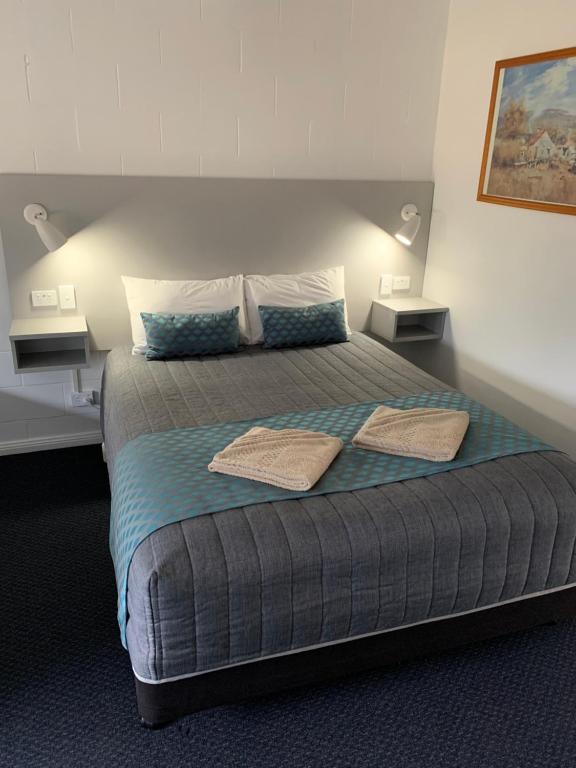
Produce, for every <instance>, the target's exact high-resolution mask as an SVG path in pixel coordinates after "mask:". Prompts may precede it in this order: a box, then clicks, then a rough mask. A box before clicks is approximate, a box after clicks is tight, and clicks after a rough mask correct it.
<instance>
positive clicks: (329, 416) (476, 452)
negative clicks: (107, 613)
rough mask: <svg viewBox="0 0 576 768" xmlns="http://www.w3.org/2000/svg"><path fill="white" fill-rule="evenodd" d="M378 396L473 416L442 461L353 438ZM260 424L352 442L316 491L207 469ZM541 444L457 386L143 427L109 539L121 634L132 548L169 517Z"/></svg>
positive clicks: (118, 470)
mask: <svg viewBox="0 0 576 768" xmlns="http://www.w3.org/2000/svg"><path fill="white" fill-rule="evenodd" d="M379 405H388V406H390V407H392V408H401V409H404V410H406V409H409V408H451V409H453V410H465V411H468V412H469V414H470V426H469V428H468V432H467V434H466V437H465V438H464V441H463V443H462V445H461V446H460V450H459V452H458V454H457V455H456V458H455V459H454V460H453V461H450V462H439V463H437V462H430V461H424V460H422V459H411V458H404V457H399V456H392V455H389V454H383V453H376V452H374V451H366V450H361V449H358V448H354V447H353V446H352V444H351V442H350V441H351V439H352V437H353V436H354V435H355V434H356V432H357V431H358V429H359V428H360V426H361V425H362V424H363V423H364V422H365V421H366V419H367V418H368V417H369V416H370V414H371V413H372V412H373V411H374V410H375V408H377V407H378V406H379ZM256 425H259V426H266V427H272V428H276V429H284V428H287V427H291V428H297V429H309V430H314V431H319V432H327V433H328V434H330V435H335V436H337V437H340V438H341V439H342V440H343V442H344V444H345V445H344V449H343V450H342V452H341V453H340V455H339V456H338V457H337V458H336V459H335V461H334V462H333V463H332V465H331V466H330V468H329V469H328V471H327V472H326V474H325V475H324V476H323V477H322V478H321V479H320V481H319V482H318V483H317V484H316V485H315V486H314V488H313V489H312V490H310V491H287V490H284V489H282V488H276V487H274V486H270V485H264V484H263V483H258V482H255V481H254V480H245V479H243V478H235V477H229V476H227V475H219V474H216V473H213V472H209V471H208V469H207V467H208V464H209V463H210V461H211V460H212V457H213V456H214V454H215V453H217V452H218V451H220V450H222V449H223V448H224V447H225V446H226V445H228V443H230V442H231V441H232V440H234V438H236V437H239V436H240V435H242V434H244V432H246V431H247V430H248V429H250V428H251V427H253V426H256ZM542 450H553V449H552V448H551V446H548V445H546V444H545V443H542V442H541V441H540V440H538V439H537V438H535V437H533V436H532V435H530V434H528V433H527V432H524V431H523V430H521V429H519V428H518V427H517V426H515V425H514V424H512V423H510V422H509V421H507V420H506V419H504V418H503V417H502V416H499V415H498V414H496V413H494V412H493V411H490V410H488V409H487V408H484V407H483V406H482V405H480V404H479V403H477V402H475V401H474V400H470V399H469V398H468V397H466V396H465V395H463V394H460V393H459V392H434V393H426V394H420V395H411V396H409V397H403V398H400V399H397V400H385V401H382V402H369V403H359V404H353V405H343V406H335V407H330V408H323V409H319V410H313V411H298V412H295V413H284V414H281V415H278V416H271V417H269V418H265V419H253V420H250V421H235V422H230V423H226V424H216V425H214V426H207V427H195V428H190V429H173V430H170V431H168V432H160V433H155V434H145V435H141V436H140V437H137V438H136V439H134V440H132V441H131V442H129V443H127V444H126V445H125V446H124V448H122V450H121V451H120V453H119V454H118V458H117V462H116V466H115V470H114V477H113V480H112V515H111V523H110V549H111V552H112V557H113V560H114V568H115V572H116V582H117V586H118V623H119V625H120V632H121V637H122V643H123V644H124V646H126V619H127V616H126V587H127V581H128V569H129V567H130V562H131V560H132V556H133V554H134V552H135V550H136V548H137V547H138V545H139V544H140V543H141V542H142V541H143V540H144V539H145V538H147V537H148V536H149V535H150V534H151V533H153V532H154V531H157V530H158V529H159V528H162V527H163V526H165V525H169V524H170V523H175V522H179V521H181V520H185V519H187V518H190V517H196V516H198V515H206V514H210V513H211V512H222V511H224V510H227V509H233V508H236V507H243V506H246V505H248V504H259V503H263V502H270V501H280V500H285V499H297V498H303V497H304V496H318V495H320V494H326V493H336V492H338V491H354V490H360V489H361V488H370V487H374V486H377V485H383V484H385V483H393V482H396V481H398V480H409V479H412V478H416V477H424V476H427V475H433V474H437V473H439V472H445V471H447V470H451V469H458V468H460V467H468V466H471V465H473V464H478V463H480V462H482V461H488V460H490V459H495V458H498V457H501V456H508V455H511V454H517V453H526V452H529V451H542Z"/></svg>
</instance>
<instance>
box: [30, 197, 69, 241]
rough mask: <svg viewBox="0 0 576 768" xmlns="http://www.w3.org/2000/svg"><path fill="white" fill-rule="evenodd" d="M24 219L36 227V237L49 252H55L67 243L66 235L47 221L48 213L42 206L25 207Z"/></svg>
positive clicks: (33, 204) (35, 204)
mask: <svg viewBox="0 0 576 768" xmlns="http://www.w3.org/2000/svg"><path fill="white" fill-rule="evenodd" d="M24 218H25V219H26V221H27V222H28V224H33V225H34V226H35V227H36V232H37V233H38V237H39V238H40V240H42V242H43V243H44V245H45V246H46V248H48V250H49V251H56V250H57V249H58V248H61V247H62V246H63V245H64V243H67V242H68V238H67V237H66V235H63V234H62V232H60V230H59V229H57V228H56V227H55V226H54V224H52V223H51V222H50V221H48V211H47V210H46V208H44V206H43V205H38V203H31V204H30V205H27V206H26V208H24Z"/></svg>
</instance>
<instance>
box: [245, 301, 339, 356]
mask: <svg viewBox="0 0 576 768" xmlns="http://www.w3.org/2000/svg"><path fill="white" fill-rule="evenodd" d="M258 312H259V313H260V320H261V321H262V327H263V329H264V346H265V347H268V348H271V347H301V346H306V345H311V344H330V343H334V342H339V341H347V339H348V336H347V334H346V320H345V317H344V299H338V300H337V301H329V302H328V303H326V304H311V305H310V306H308V307H258Z"/></svg>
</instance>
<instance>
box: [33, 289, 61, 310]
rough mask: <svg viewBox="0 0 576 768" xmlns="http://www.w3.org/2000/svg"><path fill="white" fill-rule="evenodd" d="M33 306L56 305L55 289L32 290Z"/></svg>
mask: <svg viewBox="0 0 576 768" xmlns="http://www.w3.org/2000/svg"><path fill="white" fill-rule="evenodd" d="M32 306H33V307H57V306H58V299H57V298H56V291H32Z"/></svg>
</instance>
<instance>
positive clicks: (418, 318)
mask: <svg viewBox="0 0 576 768" xmlns="http://www.w3.org/2000/svg"><path fill="white" fill-rule="evenodd" d="M448 312H449V308H448V307H445V306H443V305H442V304H437V303H436V302H435V301H430V300H429V299H423V298H418V297H413V298H404V299H375V300H374V301H373V302H372V319H371V323H370V330H371V331H372V333H373V334H375V335H376V336H381V337H382V338H383V339H386V341H390V342H392V343H394V344H395V343H397V342H406V341H430V340H432V339H441V338H442V334H443V333H444V321H445V320H446V315H447V314H448Z"/></svg>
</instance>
